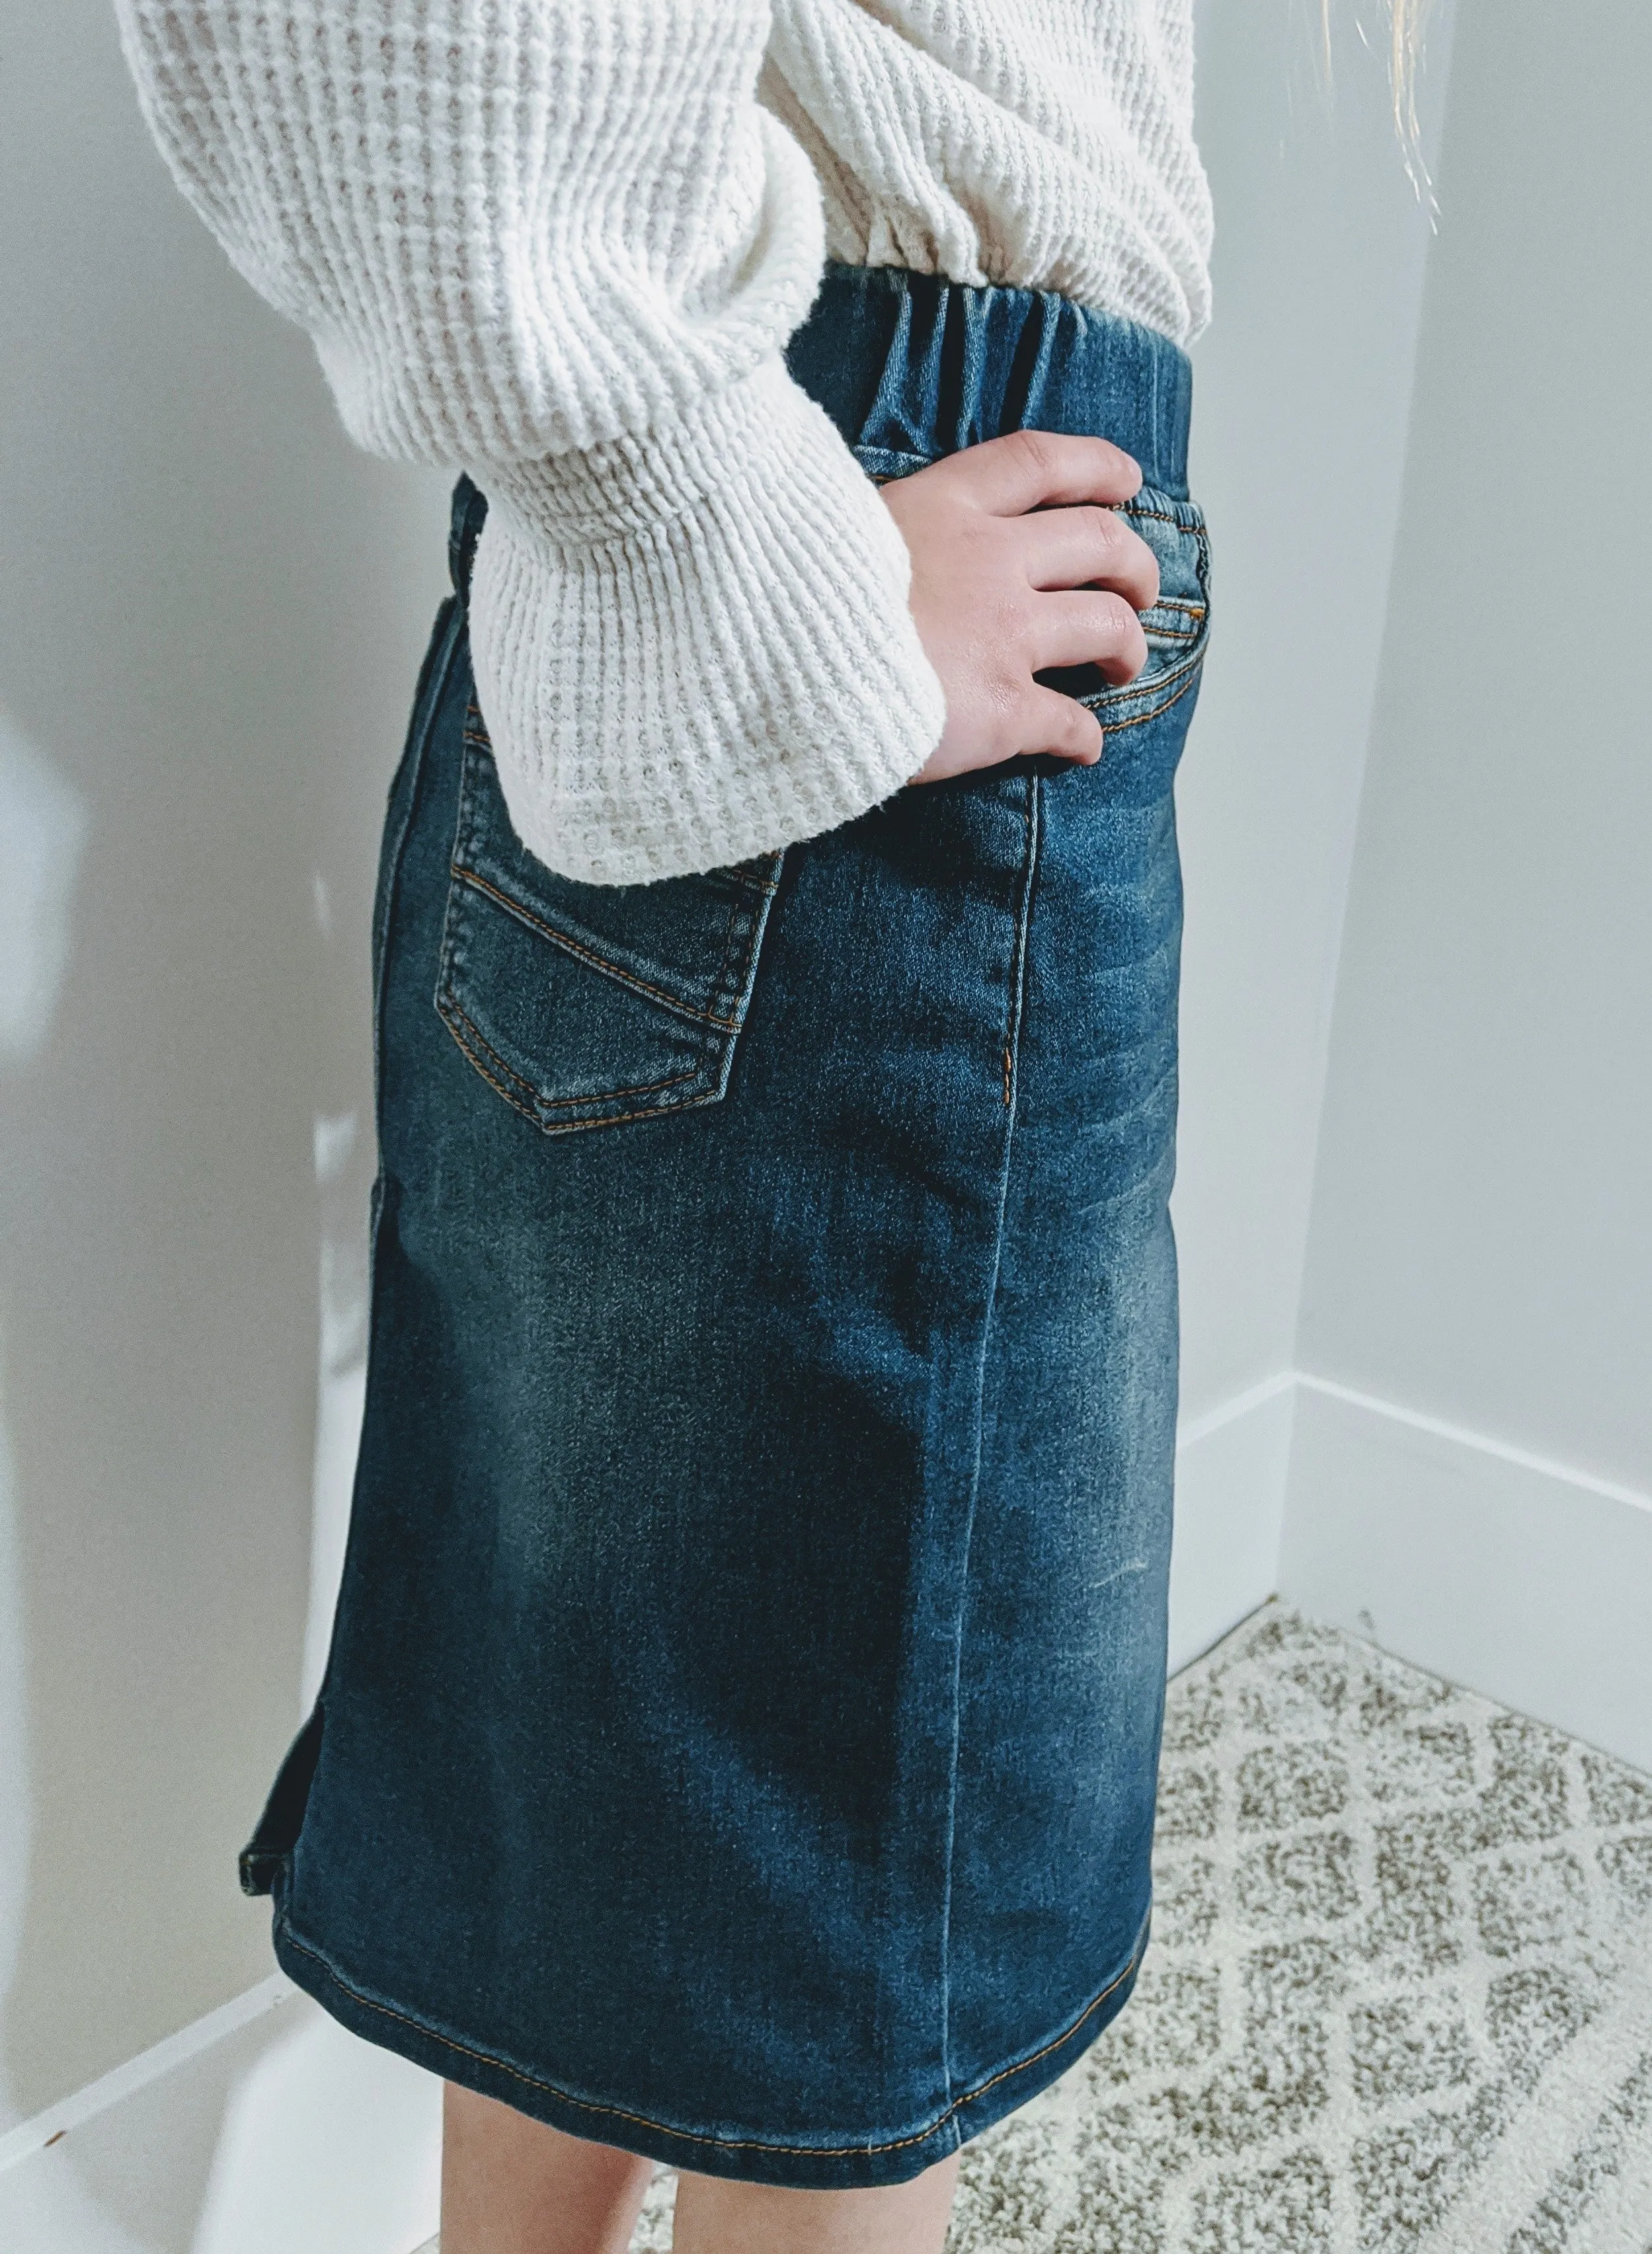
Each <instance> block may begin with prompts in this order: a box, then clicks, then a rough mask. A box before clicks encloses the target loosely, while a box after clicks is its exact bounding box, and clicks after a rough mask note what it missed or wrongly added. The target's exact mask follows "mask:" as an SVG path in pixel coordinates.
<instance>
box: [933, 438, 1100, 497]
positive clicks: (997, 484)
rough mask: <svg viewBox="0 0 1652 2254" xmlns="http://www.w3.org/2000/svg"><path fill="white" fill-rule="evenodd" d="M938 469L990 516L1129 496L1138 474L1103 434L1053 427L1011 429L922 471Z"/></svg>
mask: <svg viewBox="0 0 1652 2254" xmlns="http://www.w3.org/2000/svg"><path fill="white" fill-rule="evenodd" d="M942 470H944V471H945V472H946V473H947V476H948V478H949V480H950V481H952V482H953V483H955V484H956V486H957V487H958V488H959V490H960V491H963V492H967V493H968V495H969V498H970V500H971V501H973V503H974V504H975V506H976V507H977V508H984V509H985V510H986V511H987V512H988V514H991V515H993V516H1023V515H1025V514H1026V512H1027V510H1028V509H1032V508H1047V507H1050V506H1051V505H1052V504H1054V503H1059V504H1061V505H1062V506H1064V507H1070V506H1073V505H1075V504H1079V503H1082V502H1085V501H1103V502H1111V501H1121V500H1133V499H1134V497H1135V495H1136V494H1137V493H1139V492H1140V491H1141V483H1142V473H1141V471H1140V469H1139V467H1138V465H1137V464H1136V463H1135V462H1134V461H1133V460H1132V459H1131V457H1130V455H1128V454H1127V453H1125V451H1124V449H1123V447H1121V446H1114V445H1110V444H1109V443H1108V441H1107V440H1106V439H1105V438H1074V437H1068V436H1066V435H1065V434H1064V433H1062V432H1061V431H1056V430H1012V431H1011V432H1010V433H1009V435H1008V436H1007V437H1003V438H987V439H984V441H983V442H982V444H980V445H978V446H966V447H965V448H964V449H963V452H962V453H958V454H954V455H952V456H950V457H949V458H948V460H947V461H945V462H944V463H940V462H937V463H936V464H935V465H934V467H933V468H932V469H931V470H929V471H928V472H923V473H922V474H925V475H928V476H934V475H935V474H936V472H939V471H942Z"/></svg>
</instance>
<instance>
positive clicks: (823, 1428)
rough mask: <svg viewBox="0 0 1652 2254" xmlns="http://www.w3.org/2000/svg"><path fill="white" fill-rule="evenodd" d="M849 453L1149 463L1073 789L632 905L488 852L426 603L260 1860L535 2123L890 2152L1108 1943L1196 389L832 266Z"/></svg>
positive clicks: (502, 851) (950, 812)
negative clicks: (342, 1424)
mask: <svg viewBox="0 0 1652 2254" xmlns="http://www.w3.org/2000/svg"><path fill="white" fill-rule="evenodd" d="M789 357H790V360H791V365H792V367H793V371H794V373H795V375H796V376H797V378H798V380H799V381H801V382H802V384H803V385H804V386H805V387H806V388H808V389H809V391H810V392H811V393H812V394H813V395H815V396H816V398H817V399H818V400H819V401H820V402H821V403H822V404H823V406H824V407H825V409H827V411H828V412H829V413H830V415H831V416H832V417H833V419H834V420H835V422H836V423H837V425H838V427H839V428H840V429H841V430H842V431H843V433H844V437H845V438H846V439H847V440H848V441H849V442H850V444H851V445H852V446H854V448H855V449H856V451H857V452H858V455H859V458H860V459H861V461H862V462H863V464H864V465H865V467H866V468H867V469H868V471H869V472H871V473H872V474H873V475H874V476H876V477H879V478H888V477H893V476H900V475H901V474H904V473H905V472H909V471H912V470H914V469H917V468H920V467H921V466H922V465H924V464H925V463H928V462H930V461H933V460H935V458H938V457H940V456H942V455H944V454H947V453H949V452H951V451H954V450H956V449H957V448H959V447H962V446H966V445H969V444H973V443H975V442H976V441H977V440H980V439H984V438H989V437H993V436H994V435H996V434H997V433H998V432H1000V431H1005V430H1013V429H1015V428H1018V427H1030V428H1040V429H1046V430H1067V431H1075V432H1095V433H1100V434H1102V435H1104V436H1106V437H1110V438H1112V439H1115V440H1116V441H1117V442H1118V444H1121V445H1123V446H1124V447H1125V448H1127V449H1128V450H1129V451H1131V453H1133V454H1134V455H1135V456H1136V457H1137V458H1138V460H1139V461H1140V463H1141V465H1142V467H1143V470H1144V472H1145V479H1146V482H1145V486H1144V488H1143V490H1142V492H1141V493H1140V495H1139V496H1138V499H1137V500H1135V501H1133V502H1132V503H1131V504H1130V505H1129V507H1127V508H1126V510H1125V511H1124V514H1126V516H1127V517H1128V518H1129V520H1130V521H1131V523H1132V524H1133V525H1134V526H1135V528H1136V529H1137V530H1138V532H1139V533H1140V534H1141V535H1142V536H1143V537H1144V538H1145V539H1146V540H1147V541H1148V542H1150V543H1151V545H1152V548H1153V549H1154V550H1155V551H1156V553H1157V555H1158V557H1159V565H1160V569H1161V572H1162V579H1163V585H1162V591H1161V594H1160V597H1159V602H1158V603H1157V605H1156V606H1154V608H1153V609H1152V611H1151V612H1149V613H1147V614H1146V617H1145V628H1146V634H1147V641H1148V647H1149V651H1150V656H1149V660H1148V663H1147V667H1146V669H1145V672H1144V673H1143V674H1142V675H1141V676H1139V678H1138V680H1136V681H1135V682H1133V683H1131V685H1130V686H1129V687H1128V688H1124V689H1119V690H1109V689H1107V688H1106V686H1105V684H1104V683H1102V682H1101V680H1100V678H1099V676H1095V675H1090V674H1086V673H1073V674H1066V675H1062V676H1056V678H1057V680H1058V683H1059V685H1061V687H1063V688H1065V689H1067V690H1068V691H1069V692H1070V693H1072V694H1074V695H1075V696H1079V697H1082V698H1083V699H1084V700H1085V701H1086V702H1087V703H1089V704H1093V705H1094V706H1095V707H1096V710H1097V711H1098V712H1099V714H1100V717H1101V718H1102V720H1103V725H1104V727H1105V730H1106V743H1105V749H1104V752H1103V757H1102V760H1101V763H1100V765H1099V766H1097V767H1093V768H1075V767H1065V766H1063V765H1061V763H1060V762H1059V761H1056V760H1054V759H1049V758H1037V759H1029V760H1017V761H1015V762H1013V763H1012V764H1011V765H1008V766H1005V767H998V768H994V769H992V770H991V771H989V772H986V773H983V774H973V775H970V776H967V777H963V778H961V779H958V780H955V781H948V782H942V783H939V784H925V785H919V786H909V787H908V788H906V789H904V790H901V791H900V792H898V793H897V794H896V795H894V796H893V798H892V799H890V800H888V801H887V802H886V803H885V804H883V805H881V806H879V807H877V808H875V809H873V810H872V812H871V813H869V814H866V815H865V816H861V817H860V818H859V819H858V820H857V821H854V822H851V823H848V824H846V825H845V826H844V827H843V828H841V829H838V830H834V831H832V832H831V833H830V834H829V835H827V836H825V837H816V838H811V839H809V841H808V842H807V843H805V844H796V845H792V846H789V847H788V849H787V850H786V851H784V852H777V853H774V854H773V855H770V856H767V857H766V858H759V859H755V860H752V861H748V862H744V863H741V864H740V865H738V866H731V867H728V868H725V869H719V870H716V871H713V872H711V873H709V874H705V875H700V876H691V877H676V878H669V879H665V880H663V881H662V882H659V883H656V884H651V885H646V886H591V885H585V884H580V883H576V882H572V881H570V880H569V879H565V878H563V877H560V876H556V875H554V874H552V873H551V872H550V871H549V870H548V869H547V868H546V867H545V866H544V865H542V863H540V862H538V861H536V860H535V858H533V857H532V856H531V855H530V854H528V852H526V851H524V850H523V848H522V847H521V845H520V844H518V843H517V841H516V839H515V837H514V835H513V833H512V831H511V829H510V825H509V823H508V820H507V816H506V811H505V807H504V803H503V801H502V800H501V798H500V790H499V784H498V780H497V777H496V774H495V772H494V765H493V756H492V753H491V752H490V749H489V745H488V736H487V725H486V714H485V713H484V712H482V711H479V709H478V707H477V704H476V700H475V691H474V687H473V684H472V673H471V663H470V657H469V652H468V646H467V642H466V636H465V589H466V584H467V577H468V571H469V566H470V559H471V556H472V551H473V549H474V545H475V540H476V535H477V531H478V529H479V526H480V523H481V521H482V518H483V515H484V514H485V510H486V502H485V500H484V499H483V497H482V496H481V495H480V494H479V493H478V492H477V491H476V490H475V488H474V487H473V486H470V485H469V484H467V483H461V485H460V486H459V489H458V493H457V495H456V497H455V505H454V518H453V541H452V565H453V577H454V589H455V591H454V594H453V596H452V598H451V600H449V601H448V602H447V603H446V604H445V606H444V608H443V611H442V613H441V614H440V617H439V618H438V620H437V627H436V632H435V636H434V639H433V641H432V643H431V646H430V654H429V656H428V658H427V660H426V663H425V667H424V671H423V677H422V679H421V681H420V683H419V687H418V691H417V697H416V707H415V711H414V715H413V721H412V726H411V729H410V732H409V739H408V745H407V750H406V753H405V755H404V757H403V759H402V765H401V767H400V769H399V771H398V773H397V774H396V777H395V782H394V785H393V787H392V789H391V794H390V802H389V809H388V820H387V823H386V826H385V832H384V847H383V857H382V862H381V875H380V884H379V894H378V904H377V914H376V917H375V926H374V948H375V963H376V1000H377V1019H376V1040H377V1065H378V1135H379V1150H380V1170H379V1175H378V1180H377V1185H376V1189H375V1194H374V1204H373V1216H372V1218H373V1299H372V1324H371V1346H370V1358H369V1369H368V1381H367V1412H366V1423H365V1428H364V1432H363V1436H362V1443H361V1453H360V1468H359V1471H358V1474H357V1480H356V1487H355V1495H354V1503H353V1516H352V1521H351V1528H350V1536H349V1544H348V1551H347V1555H346V1563H345V1568H344V1579H343V1585H342V1590H341V1593H340V1596H339V1606H338V1611H337V1615H336V1620H335V1623H334V1628H333V1638H332V1652H331V1656H330V1659H329V1663H328V1665H327V1669H326V1674H325V1681H324V1684H323V1686H322V1689H321V1691H320V1694H319V1698H318V1702H317V1704H316V1706H315V1708H314V1711H313V1712H312V1713H311V1717H310V1719H309V1720H308V1722H307V1724H306V1725H305V1726H304V1730H303V1732H302V1733H300V1735H299V1737H298V1739H297V1742H296V1743H295V1744H294V1746H293V1747H292V1749H291V1751H290V1754H289V1755H288V1757H287V1760H286V1762H285V1764H284V1765H283V1768H282V1771H281V1774H280V1775H279V1776H278V1777H277V1779H276V1783H275V1786H274V1788H273V1789H272V1791H271V1794H270V1796H269V1803H268V1805H267V1807H266V1809H265V1810H264V1814H263V1817H262V1820H261V1822H260V1824H259V1826H258V1828H257V1831H256V1832H255V1836H254V1838H253V1840H252V1841H251V1843H250V1845H248V1848H247V1849H246V1851H245V1852H244V1854H243V1856H242V1882H243V1884H244V1885H245V1886H246V1887H247V1888H248V1891H249V1892H254V1893H269V1894H273V1897H274V1918H275V1945H276V1955H277V1957H278V1958H279V1960H280V1963H281V1964H282V1966H283V1969H284V1970H285V1971H286V1972H287V1973H288V1974H290V1977H291V1978H292V1979H293V1980H294V1981H296V1982H297V1985H299V1986H300V1987H301V1988H304V1989H305V1990H307V1991H309V1992H310V1993H311V1995H312V1996H313V1997H315V1998H317V1999H318V2001H319V2002H320V2003H321V2004H322V2005H325V2007H326V2009H327V2010H328V2011H329V2012H332V2013H333V2014H334V2016H335V2017H337V2018H338V2019H340V2020H342V2021H343V2022H344V2023H345V2025H346V2026H349V2027H352V2028H353V2029H354V2030H355V2031H356V2033H359V2034H361V2035H364V2036H366V2037H367V2038H368V2039H369V2040H373V2041H374V2042H378V2043H381V2044H385V2045H387V2046H388V2047H390V2048H391V2049H393V2050H395V2051H398V2052H400V2053H402V2054H403V2055H405V2056H406V2057H408V2058H409V2059H413V2060H416V2061H418V2062H419V2063H420V2064H422V2065H423V2066H425V2067H427V2068H430V2069H431V2070H432V2071H434V2072H435V2073H437V2074H440V2075H445V2076H447V2077H448V2078H450V2079H451V2080H452V2081H455V2082H460V2083H465V2084H468V2085H469V2086H470V2087H471V2088H472V2089H477V2090H480V2091H483V2092H486V2094H488V2095H490V2096H493V2097H496V2098H500V2099H502V2100H503V2101H505V2102H506V2103H508V2104H510V2105H513V2106H514V2107H516V2108H518V2109H519V2110H521V2111H522V2112H525V2113H528V2114H531V2115H534V2116H536V2117H539V2118H540V2119H542V2120H544V2121H548V2122H550V2123H553V2124H555V2125H556V2126H557V2127H558V2128H561V2129H563V2130H567V2131H572V2132H573V2133H574V2134H576V2135H579V2136H583V2137H587V2138H595V2139H598V2140H599V2141H602V2142H606V2143H608V2144H613V2145H622V2146H625V2147H627V2148H629V2149H631V2150H633V2151H635V2152H641V2153H644V2154H648V2155H650V2156H653V2157H654V2158H655V2159H662V2160H667V2161H670V2162H673V2163H675V2164H676V2165H679V2166H683V2167H687V2168H690V2169H697V2170H700V2171H703V2172H705V2173H711V2174H716V2175H723V2176H732V2177H744V2178H749V2179H753V2180H758V2181H762V2182H767V2183H774V2184H782V2185H794V2186H799V2187H844V2186H855V2185H875V2184H883V2183H893V2182H897V2181H899V2180H902V2179H903V2178H906V2177H909V2176H913V2175H915V2174H917V2173H919V2172H920V2171H921V2170H922V2169H924V2168H926V2167H928V2166H930V2165H931V2164H932V2163H933V2162H935V2161H936V2160H939V2159H942V2158H944V2157H945V2155H947V2154H948V2153H949V2152H952V2151H953V2150H954V2149H955V2148H956V2146H957V2145H960V2144H961V2143H963V2141H964V2140H965V2139H966V2138H970V2137H971V2136H973V2135H975V2134H976V2133H977V2131H980V2130H982V2129H983V2128H984V2127H986V2126H987V2125H988V2124H990V2123H991V2122H992V2121H993V2120H995V2119H996V2118H998V2117H999V2116H1000V2115H1002V2114H1005V2113H1007V2112H1009V2111H1010V2110H1012V2109H1013V2108H1014V2107H1016V2106H1018V2105H1019V2104H1021V2103H1024V2102H1025V2101H1026V2099H1027V2098H1029V2097H1031V2096H1033V2095H1034V2094H1035V2093H1036V2092H1037V2091H1038V2090H1039V2089H1040V2088H1042V2087H1043V2086H1044V2085H1045V2084H1046V2083H1047V2082H1049V2081H1051V2080H1052V2079H1053V2078H1054V2076H1055V2075H1058V2074H1059V2073H1061V2070H1062V2069H1063V2068H1065V2067H1067V2066H1068V2065H1069V2064H1070V2063H1071V2062H1072V2061H1073V2060H1074V2059H1075V2057H1076V2056H1077V2055H1078V2054H1079V2053H1080V2052H1081V2051H1082V2049H1083V2048H1084V2047H1085V2046H1086V2045H1087V2044H1089V2042H1091V2041H1092V2040H1094V2038H1095V2037H1096V2035H1097V2034H1098V2033H1100V2031H1101V2030H1102V2029H1103V2027H1104V2026H1106V2025H1107V2024H1108V2022H1109V2020H1110V2019H1111V2018H1112V2017H1113V2016H1114V2014H1115V2013H1116V2012H1117V2011H1118V2010H1119V2009H1120V2007H1121V2006H1122V2005H1124V2001H1125V1999H1126V1998H1127V1997H1128V1995H1129V1993H1130V1991H1131V1984H1132V1982H1133V1980H1134V1978H1135V1977H1136V1972H1137V1968H1138V1965H1139V1964H1140V1963H1141V1957H1142V1950H1143V1947H1144V1944H1145V1940H1146V1935H1147V1925H1148V1909H1149V1894H1150V1878H1149V1849H1150V1845H1151V1841H1152V1824H1153V1800H1154V1783H1155V1775H1156V1769H1157V1765H1158V1755H1159V1728H1160V1719H1161V1714H1162V1709H1163V1696H1164V1684H1165V1664H1166V1633H1165V1623H1166V1576H1167V1568H1168V1562H1169V1554H1170V1532H1171V1480H1172V1468H1173V1443H1174V1430H1175V1412H1176V1279H1175V1255H1174V1250H1173V1243H1172V1237H1171V1229H1170V1220H1169V1215H1168V1212H1167V1199H1168V1196H1169V1192H1170V1187H1171V1176H1172V1171H1173V1161H1174V1131H1175V1112H1176V986H1177V970H1178V956H1179V942H1180V928H1181V898H1180V878H1179V873H1178V865H1177V853H1176V839H1175V824H1174V816H1173V806H1172V780H1173V774H1174V771H1175V767H1176V763H1177V759H1178V755H1179V753H1180V750H1181V746H1182V740H1183V738H1184V735H1185V733H1186V732H1187V723H1188V718H1189V716H1190V715H1191V713H1192V711H1193V708H1194V696H1195V691H1196V688H1197V683H1198V680H1199V672H1200V665H1201V659H1202V657H1203V654H1204V648H1205V637H1206V631H1207V626H1208V608H1207V579H1208V553H1207V548H1206V542H1205V535H1204V529H1203V523H1202V519H1201V515H1200V514H1199V512H1198V510H1197V509H1196V508H1195V507H1194V506H1193V504H1192V503H1191V502H1190V501H1189V500H1188V498H1187V484H1186V442H1187V409H1188V399H1189V371H1188V365H1187V360H1186V358H1185V356H1184V355H1183V354H1182V353H1180V352H1179V351H1178V350H1177V349H1176V347H1175V346H1173V345H1171V344H1169V343H1168V342H1166V340H1165V339H1162V338H1160V337H1159V336H1156V335H1154V334H1152V332H1149V331H1146V330H1145V329H1142V328H1138V327H1137V326H1135V325H1132V324H1131V323H1129V322H1126V321H1123V320H1120V319H1117V318H1108V317H1105V316H1101V315H1097V314H1096V313H1094V312H1090V311H1085V310H1083V309H1082V308H1080V307H1077V306H1075V305H1074V304H1071V303H1069V302H1068V301H1066V300H1064V299H1062V298H1061V297H1054V296H1051V295H1048V294H1042V293H1033V292H1029V291H1022V290H993V289H970V288H965V287H961V286H958V285H955V284H951V283H945V282H942V281H937V280H935V279H933V278H924V277H919V276H912V275H908V274H906V273H903V272H900V271H899V270H891V269H882V270H873V271H870V272H868V271H860V270H854V269H843V268H834V269H830V271H829V273H828V275H827V277H826V280H825V283H824V286H823V290H822V294H821V297H820V299H819V301H818V303H817V304H816V309H815V311H814V312H813V314H812V315H811V317H810V318H809V322H808V323H807V324H806V325H805V326H804V327H803V328H802V330H801V331H800V332H798V334H797V336H796V337H795V339H793V342H792V346H791V347H790V353H789Z"/></svg>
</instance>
